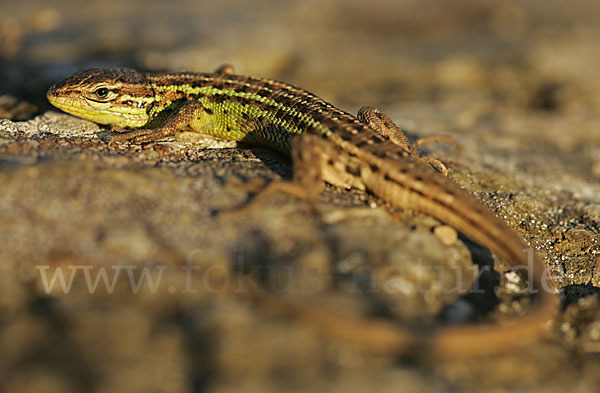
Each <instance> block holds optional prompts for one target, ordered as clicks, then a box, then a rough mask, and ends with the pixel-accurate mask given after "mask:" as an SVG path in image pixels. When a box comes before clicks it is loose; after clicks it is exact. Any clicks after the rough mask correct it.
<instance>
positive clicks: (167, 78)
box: [47, 66, 559, 357]
mask: <svg viewBox="0 0 600 393" xmlns="http://www.w3.org/2000/svg"><path fill="white" fill-rule="evenodd" d="M47 98H48V100H49V101H50V103H51V104H52V105H54V106H55V107H57V108H59V109H61V110H63V111H65V112H67V113H70V114H72V115H75V116H77V117H80V118H83V119H87V120H91V121H93V122H96V123H98V124H103V125H109V126H111V127H112V130H113V131H116V132H118V133H119V134H117V135H114V136H112V137H111V140H110V141H109V144H113V143H120V142H127V143H134V144H143V143H150V142H154V141H159V140H161V139H164V138H166V137H169V136H172V135H174V134H175V133H177V132H178V131H182V130H186V129H188V130H189V129H191V130H193V131H195V132H198V133H201V134H207V135H212V136H214V137H218V138H222V139H227V140H233V141H237V142H243V143H245V144H249V145H258V146H264V147H268V148H270V149H273V150H275V151H278V152H280V153H283V154H285V155H287V156H289V157H291V158H292V162H293V179H292V182H271V183H269V185H267V186H266V189H269V187H270V186H271V189H272V190H275V189H280V190H286V191H289V192H291V193H294V194H297V195H299V196H301V197H304V198H306V199H307V200H314V199H316V197H317V196H318V195H319V194H320V193H321V191H322V190H323V187H324V182H327V183H330V184H332V185H334V186H337V187H342V188H346V189H348V188H356V189H359V190H364V191H367V192H370V193H372V194H374V195H376V196H377V197H379V198H381V199H382V200H383V201H384V202H386V203H388V204H390V205H392V206H394V207H397V208H402V209H412V210H415V211H421V212H424V213H426V214H429V215H432V216H434V217H435V218H437V219H439V220H440V221H442V222H444V223H446V224H447V225H450V226H452V227H454V228H455V229H457V230H458V231H459V232H461V233H462V234H464V235H466V236H467V237H469V238H470V239H472V240H474V241H476V242H478V243H479V244H481V245H482V246H484V247H486V248H487V249H489V250H490V251H491V252H493V253H494V254H495V255H496V256H497V257H499V258H502V259H503V260H505V261H506V262H507V263H508V264H509V265H510V266H511V267H512V268H513V269H517V270H518V269H521V273H522V272H523V268H525V270H526V272H527V278H528V284H529V294H531V293H536V296H535V297H534V300H533V304H532V305H531V306H530V307H529V309H528V312H527V313H525V314H524V315H522V316H519V317H515V318H510V320H509V321H507V322H505V323H503V324H501V325H499V324H492V323H470V324H462V325H451V326H443V327H440V328H437V329H435V330H434V331H433V332H429V333H428V334H424V333H423V332H419V331H418V329H417V330H415V329H414V328H413V329H409V328H405V327H401V326H399V324H397V323H395V322H394V321H392V320H389V319H383V318H352V317H349V316H344V315H337V314H334V313H331V312H329V311H327V310H322V309H319V308H315V307H309V306H303V305H300V304H295V303H292V302H289V301H285V300H282V299H280V298H279V297H277V296H269V295H268V294H261V295H257V296H258V297H259V298H260V299H262V302H263V303H265V304H267V305H269V306H270V307H271V308H272V309H277V310H279V311H280V312H281V313H284V314H294V315H295V316H298V317H299V318H301V319H304V320H307V321H309V322H310V323H311V324H313V325H315V326H316V327H317V328H318V329H320V330H321V331H322V332H324V333H325V334H327V335H329V336H333V337H336V338H339V339H341V340H347V341H349V342H351V343H354V344H357V345H359V346H361V347H364V348H365V349H367V350H372V351H374V352H381V353H388V354H395V355H409V356H410V354H411V353H416V352H426V353H427V354H430V355H431V356H439V357H472V356H481V355H489V354H494V353H499V352H505V351H508V350H511V349H513V348H516V347H522V346H523V345H527V344H529V343H531V342H534V341H536V340H539V339H540V337H542V336H543V333H544V330H545V325H546V323H547V322H548V321H550V320H551V319H552V318H553V316H554V314H555V312H556V311H557V307H558V303H559V302H558V296H557V290H556V286H555V284H554V282H553V281H552V278H551V277H550V275H549V273H548V271H547V269H545V266H544V264H543V262H542V261H541V259H540V257H539V256H538V255H537V254H536V253H535V252H533V253H526V252H525V249H529V248H528V246H527V244H526V243H525V242H524V241H523V240H522V239H521V238H520V237H519V236H518V235H517V234H516V233H515V232H514V231H513V230H512V229H511V228H510V227H509V226H508V225H507V224H506V223H505V222H504V221H502V220H501V219H499V218H497V217H496V216H495V215H494V214H493V213H492V212H490V211H489V210H488V209H487V208H486V207H485V206H484V205H483V204H482V203H481V202H480V201H479V200H477V199H476V198H475V197H474V196H472V195H471V194H470V193H468V192H467V191H465V190H463V189H462V188H461V187H460V186H458V185H457V184H456V183H454V182H452V181H451V180H450V179H448V178H447V177H446V176H444V174H442V173H440V172H444V171H445V167H444V166H443V165H441V164H440V163H438V162H436V161H435V160H431V159H425V160H423V157H419V152H418V148H417V147H416V146H413V145H412V144H411V143H410V142H409V140H408V139H407V137H406V136H405V135H404V133H403V132H402V131H401V129H400V128H399V127H397V126H396V125H395V124H394V123H393V121H392V120H391V119H390V118H389V117H387V116H386V115H385V114H383V113H382V112H380V111H379V110H377V109H375V108H372V107H362V108H361V109H360V110H359V112H358V114H357V116H353V115H351V114H349V113H347V112H345V111H343V110H341V109H338V108H336V107H335V106H333V105H332V104H330V103H328V102H326V101H324V100H322V99H321V98H319V97H317V96H315V95H314V94H312V93H310V92H308V91H306V90H303V89H301V88H298V87H295V86H293V85H290V84H287V83H284V82H279V81H275V80H271V79H264V78H258V77H248V76H241V75H235V74H233V69H232V68H231V67H230V66H223V67H221V68H219V69H217V70H216V71H215V72H212V73H187V72H178V73H164V72H163V73H161V72H155V73H142V72H137V71H135V70H132V69H126V68H111V69H99V68H96V69H89V70H85V71H81V72H78V73H75V74H73V75H72V76H70V77H68V78H66V79H64V80H62V81H60V82H58V83H56V84H54V85H52V86H51V87H50V89H49V90H48V92H47ZM436 169H437V170H436Z"/></svg>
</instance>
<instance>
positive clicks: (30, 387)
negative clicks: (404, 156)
mask: <svg viewBox="0 0 600 393" xmlns="http://www.w3.org/2000/svg"><path fill="white" fill-rule="evenodd" d="M196 3H198V4H196ZM203 3H205V4H201V2H181V3H175V5H174V4H167V2H159V1H142V0H133V1H129V2H117V1H114V2H111V1H104V2H93V3H91V4H89V5H86V7H81V6H80V4H79V3H77V2H73V1H68V0H62V1H56V2H53V4H52V5H49V4H48V2H44V1H35V0H28V1H21V2H19V3H18V4H17V3H14V2H13V3H11V4H2V14H1V15H0V190H1V191H0V273H1V274H0V391H2V392H4V391H5V392H45V393H48V392H49V393H51V392H80V391H81V392H83V391H85V392H115V391H129V392H204V391H206V392H230V391H232V392H233V391H241V390H243V391H257V392H269V391H273V392H279V391H283V390H285V391H290V392H295V391H298V392H300V391H311V392H312V391H333V392H337V391H339V392H342V391H343V392H362V391H375V390H376V391H382V392H386V391H390V392H391V391H398V390H401V391H404V392H446V391H457V392H478V391H482V390H485V391H490V392H503V391H509V390H510V391H516V392H541V391H544V392H564V391H566V390H569V391H572V392H595V391H596V390H597V386H598V385H599V384H600V377H599V375H600V362H599V360H600V358H599V355H598V352H599V351H600V299H599V294H600V289H599V288H600V256H599V255H600V245H599V231H600V186H599V185H598V182H599V180H600V129H599V128H600V126H599V124H600V110H599V109H600V79H599V78H598V75H597V74H598V69H600V51H598V42H599V40H600V26H599V25H598V24H597V20H598V18H599V17H600V5H598V4H597V2H596V1H593V0H587V1H586V0H578V1H573V2H569V5H565V3H564V2H561V1H558V0H554V1H545V2H541V1H540V2H537V1H533V0H531V1H525V2H523V1H502V2H482V1H476V0H470V1H469V0H460V1H455V2H445V1H441V0H439V1H435V0H427V1H422V0H419V1H416V0H415V1H411V0H402V1H394V2H391V1H384V0H377V1H370V2H363V1H359V0H352V1H344V2H341V1H329V2H322V1H316V0H314V1H313V0H302V1H289V2H279V3H273V2H268V1H242V0H224V1H221V2H219V3H212V2H203ZM225 62H228V63H231V64H233V65H234V66H235V67H236V71H237V72H239V73H244V74H252V75H259V76H264V77H270V78H274V79H279V80H285V81H287V82H290V83H293V84H295V85H299V86H302V87H304V88H306V89H308V90H310V91H312V92H314V93H316V94H318V95H319V96H322V97H323V98H325V99H327V100H328V101H330V102H332V103H334V104H336V105H338V106H340V107H341V108H343V109H345V110H348V111H349V112H352V113H354V112H356V110H357V109H358V108H359V107H360V106H362V105H365V104H368V105H372V106H377V107H379V108H380V109H382V110H383V111H384V112H386V113H387V114H388V115H389V116H390V117H391V118H392V119H394V120H395V121H397V122H398V124H400V125H401V126H402V127H403V128H404V129H406V130H407V131H408V133H409V136H410V137H411V138H413V139H417V138H421V137H426V136H430V135H451V136H452V137H454V138H455V139H456V141H458V142H459V144H460V146H461V148H462V149H461V150H462V152H458V151H456V150H455V149H453V148H452V146H449V145H445V144H436V145H427V146H426V149H425V152H424V153H425V154H427V155H430V156H434V157H437V158H439V159H441V160H443V161H444V162H446V163H447V165H448V168H449V171H450V174H449V176H450V177H451V178H452V179H453V180H454V181H456V182H457V183H458V184H460V185H461V186H463V187H464V188H466V189H467V190H469V191H470V192H471V193H473V194H474V195H475V196H476V197H477V198H479V199H480V200H481V201H482V202H483V203H484V204H486V205H487V206H488V207H489V208H490V210H492V211H493V212H495V213H496V214H497V215H499V216H500V217H502V218H503V219H504V220H505V221H506V222H507V223H508V224H509V225H510V226H511V227H513V228H514V229H515V231H517V232H518V233H519V234H520V235H521V236H522V237H523V238H524V239H525V240H526V241H527V242H528V243H529V244H531V245H532V246H533V247H535V248H536V249H537V250H538V252H539V253H540V255H541V256H542V257H543V258H544V261H545V263H546V264H547V266H548V267H549V269H550V271H551V272H552V274H553V276H554V278H555V280H556V282H557V283H558V285H559V286H560V288H561V296H562V303H563V304H562V308H561V312H560V314H559V315H558V316H557V317H556V319H555V320H554V321H553V323H552V324H551V325H549V326H548V332H547V338H546V339H545V340H543V341H542V342H540V343H537V344H535V345H531V346H528V347H525V348H523V349H521V350H519V351H516V352H513V353H509V354H505V355H497V356H492V357H488V358H485V359H475V360H460V361H459V360H453V361H440V360H435V361H434V360H431V359H426V358H425V359H421V358H419V359H416V360H415V359H397V358H393V357H386V356H380V355H374V354H371V353H369V352H368V351H364V350H362V349H361V348H358V347H355V346H352V345H349V344H347V343H344V342H342V341H339V340H331V339H329V338H326V337H324V336H323V335H321V334H320V333H319V332H317V331H315V330H314V329H313V328H312V327H310V326H307V325H305V324H303V323H301V322H299V321H295V320H289V319H285V318H281V317H279V316H277V315H274V314H273V313H271V312H269V310H265V309H264V308H261V307H259V306H257V305H256V304H255V303H253V302H252V301H250V299H248V298H246V297H244V296H243V293H238V296H232V295H231V292H230V291H226V290H224V289H223V288H222V287H219V286H215V285H216V284H215V281H214V280H213V278H214V277H218V278H219V280H220V281H219V280H217V281H218V282H220V283H223V282H226V281H224V280H227V279H228V278H230V277H231V275H233V274H234V273H233V270H234V269H237V270H243V271H246V272H250V274H254V273H256V274H257V275H258V276H260V277H261V278H262V283H263V284H262V285H263V286H265V287H268V288H269V289H270V290H272V291H275V292H276V293H278V294H280V295H281V296H282V297H284V296H285V297H287V298H289V299H291V300H293V301H298V302H302V303H303V304H311V305H315V306H319V307H324V308H326V309H329V310H332V312H333V311H335V312H343V313H345V314H347V315H355V316H359V315H373V314H377V313H381V312H382V311H381V307H382V305H383V306H385V309H386V310H387V314H388V317H390V318H396V319H398V320H399V321H401V323H405V324H423V325H425V326H444V325H447V324H449V323H455V322H457V321H458V322H460V321H464V320H473V319H475V320H493V321H497V322H499V323H502V320H504V319H506V318H511V317H514V315H515V314H519V313H522V312H526V308H527V305H526V302H522V301H517V300H515V299H513V298H511V297H509V296H508V295H507V294H506V293H505V292H506V276H504V275H502V274H501V273H500V272H502V271H503V270H502V266H503V265H502V261H494V267H495V268H496V270H495V271H491V270H489V267H490V266H491V264H492V260H493V259H492V257H491V256H490V255H489V253H487V251H486V250H485V249H483V248H481V247H480V246H478V245H476V244H474V243H471V242H469V241H468V240H465V239H464V238H461V237H459V238H458V240H456V239H455V238H454V235H455V234H454V233H453V232H452V230H451V229H450V228H448V227H445V226H444V225H443V224H441V223H440V222H438V221H437V220H435V219H433V218H431V217H428V216H426V215H423V214H418V213H415V212H407V211H396V210H393V209H390V208H389V207H387V206H385V205H384V204H382V203H381V201H379V200H378V199H377V198H375V197H373V196H371V195H368V194H364V193H362V192H358V191H343V190H338V189H335V188H333V187H328V188H327V189H326V191H325V193H324V194H323V195H321V196H320V198H319V200H318V204H317V209H318V211H315V209H313V208H312V207H311V206H310V205H308V204H307V203H306V202H303V201H300V200H298V199H296V198H294V197H293V196H290V195H286V194H276V195H273V196H272V197H271V198H270V199H268V200H267V201H264V202H262V203H261V204H260V206H259V208H257V209H253V210H250V211H242V212H239V213H235V214H232V215H222V214H219V213H221V212H223V211H230V212H231V211H235V209H236V208H238V207H240V206H242V205H244V203H245V202H246V201H247V200H249V198H251V197H252V195H253V194H254V192H256V190H259V189H261V188H262V187H264V184H266V182H268V181H270V180H273V179H279V178H289V177H290V175H291V167H290V165H289V163H288V162H287V161H286V160H285V159H284V158H282V157H280V156H278V155H275V154H273V153H270V152H268V151H265V150H262V149H249V148H247V147H236V146H234V145H232V144H230V143H225V142H222V141H214V140H209V139H204V138H199V137H198V136H195V135H190V134H182V135H179V136H178V137H177V138H176V139H174V140H169V141H165V142H161V143H156V144H151V145H147V146H144V147H140V146H130V145H126V144H121V145H115V146H110V147H109V146H108V145H107V143H106V141H107V140H108V139H109V137H110V132H109V130H107V129H105V128H102V127H99V126H97V125H95V124H93V123H90V122H87V121H83V120H79V119H76V118H73V117H70V116H68V115H65V114H62V113H58V112H56V111H54V110H52V109H51V108H50V106H49V104H48V103H47V102H46V101H45V91H46V89H47V88H48V86H49V85H50V84H51V83H53V82H55V81H57V80H58V79H60V78H62V77H64V76H66V75H67V74H69V73H71V72H74V71H76V70H79V69H82V68H88V67H91V66H129V67H134V68H137V69H143V70H197V71H210V70H213V69H215V68H216V67H217V66H218V65H220V64H222V63H225ZM189 267H194V268H197V270H191V269H190V268H189ZM478 268H479V269H482V270H483V271H484V273H483V274H480V272H479V271H478ZM57 272H62V273H63V274H64V276H63V278H64V280H63V281H61V280H60V277H59V276H57V275H56V274H57ZM440 272H443V274H440ZM103 273H104V274H106V275H105V276H102V274H103ZM475 276H479V278H480V279H479V281H478V283H479V284H480V285H482V286H483V287H485V288H487V289H490V288H492V287H493V286H494V285H497V284H498V285H499V287H500V288H501V291H500V296H499V298H497V299H496V298H495V297H492V296H489V293H488V294H484V295H479V296H476V295H473V294H469V293H468V290H469V288H471V287H472V285H473V280H474V279H475ZM71 277H72V278H73V279H72V281H71ZM103 277H105V279H104V278H103ZM53 278H54V281H53ZM113 278H114V281H113ZM96 279H97V280H96ZM90 285H91V287H92V288H95V289H93V290H91V289H90V288H91V287H90ZM238 292H243V291H238ZM490 310H492V311H491V312H490ZM515 340H519V337H515Z"/></svg>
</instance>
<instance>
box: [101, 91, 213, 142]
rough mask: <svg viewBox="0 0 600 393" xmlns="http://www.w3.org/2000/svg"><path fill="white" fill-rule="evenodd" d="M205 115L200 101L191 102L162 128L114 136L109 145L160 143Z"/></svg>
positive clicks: (145, 129) (168, 119)
mask: <svg viewBox="0 0 600 393" xmlns="http://www.w3.org/2000/svg"><path fill="white" fill-rule="evenodd" d="M205 115H206V109H205V108H204V106H203V105H202V104H201V103H200V102H199V101H189V102H186V103H185V104H184V105H183V106H181V107H180V108H179V109H177V110H176V111H175V112H174V113H173V114H172V115H171V116H169V117H168V118H167V120H166V121H165V122H164V124H163V125H162V126H160V127H158V128H155V129H150V128H143V129H139V130H134V131H129V132H125V133H122V134H120V135H116V136H113V137H112V138H110V142H109V144H113V143H115V142H123V141H129V142H132V143H146V142H152V141H158V140H161V139H163V138H166V137H168V136H171V135H174V134H175V133H176V132H177V131H181V130H183V129H185V128H187V127H188V126H192V124H193V123H194V122H196V121H198V119H200V118H202V117H203V116H205ZM116 131H118V132H122V131H125V130H119V129H117V130H116Z"/></svg>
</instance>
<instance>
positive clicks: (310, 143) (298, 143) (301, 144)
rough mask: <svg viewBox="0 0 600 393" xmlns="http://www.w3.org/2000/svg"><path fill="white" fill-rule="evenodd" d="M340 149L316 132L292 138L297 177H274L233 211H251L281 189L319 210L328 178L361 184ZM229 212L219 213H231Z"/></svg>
mask: <svg viewBox="0 0 600 393" xmlns="http://www.w3.org/2000/svg"><path fill="white" fill-rule="evenodd" d="M339 154H340V153H339V152H338V151H337V150H336V149H335V147H333V146H332V145H331V144H329V143H327V142H326V141H323V140H322V139H321V138H318V137H317V136H315V135H311V134H301V135H298V136H295V137H294V138H293V139H292V141H291V158H292V162H293V173H294V174H293V177H292V180H291V181H286V180H273V181H271V182H270V183H269V184H268V185H267V186H266V187H265V188H264V189H262V190H260V191H259V192H258V193H257V194H255V195H254V197H253V198H252V199H251V200H250V201H249V202H248V203H247V204H246V205H245V206H243V207H241V208H240V209H236V210H235V211H232V213H234V214H238V213H242V212H247V211H249V210H252V209H254V208H255V207H257V206H259V205H260V204H262V203H264V202H265V201H266V200H268V199H269V198H270V197H271V196H272V195H273V194H275V193H277V192H284V193H287V194H290V195H293V196H294V197H296V198H298V199H301V200H304V201H306V202H308V203H309V204H310V205H311V208H312V209H314V210H315V211H317V212H318V211H319V209H317V207H316V204H315V203H316V200H317V197H318V196H319V195H320V194H321V192H323V190H324V188H325V184H324V183H323V180H325V181H326V182H328V183H330V184H332V185H334V186H338V187H342V188H350V187H357V188H362V189H364V186H362V187H360V185H361V184H362V183H360V184H359V179H358V177H354V176H352V175H350V174H348V173H347V172H346V171H345V170H346V167H343V168H342V167H341V166H340V165H341V162H342V161H341V160H339V159H338V155H339ZM228 214H229V212H222V213H220V214H219V215H222V216H227V215H228Z"/></svg>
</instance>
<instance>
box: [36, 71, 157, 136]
mask: <svg viewBox="0 0 600 393" xmlns="http://www.w3.org/2000/svg"><path fill="white" fill-rule="evenodd" d="M46 97H47V98H48V101H50V103H51V104H52V105H54V106H55V107H57V108H59V109H61V110H63V111H65V112H67V113H70V114H72V115H75V116H77V117H80V118H82V119H86V120H91V121H93V122H96V123H99V124H114V125H117V126H120V127H141V126H143V125H145V124H146V123H148V121H149V120H150V119H149V116H148V113H147V109H148V108H149V107H150V106H151V105H152V103H153V102H154V91H153V90H152V87H151V86H150V84H148V83H147V81H146V78H145V77H144V75H143V74H141V73H139V72H137V71H134V70H131V69H127V68H112V69H100V68H93V69H89V70H85V71H81V72H78V73H76V74H74V75H72V76H70V77H68V78H66V79H63V80H62V81H60V82H58V83H56V84H54V85H52V86H51V87H50V89H48V92H47V93H46Z"/></svg>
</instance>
